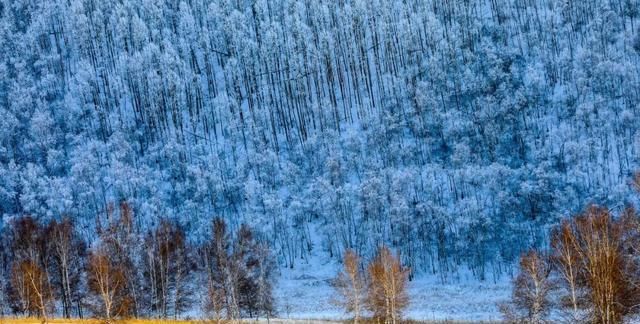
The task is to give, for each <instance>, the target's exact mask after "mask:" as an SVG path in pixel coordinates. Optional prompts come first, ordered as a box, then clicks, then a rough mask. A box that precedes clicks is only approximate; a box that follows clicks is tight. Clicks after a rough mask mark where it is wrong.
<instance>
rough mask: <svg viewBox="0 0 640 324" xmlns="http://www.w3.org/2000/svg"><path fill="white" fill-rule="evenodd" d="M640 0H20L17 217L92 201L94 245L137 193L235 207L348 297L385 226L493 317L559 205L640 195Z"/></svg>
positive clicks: (322, 285)
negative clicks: (350, 268)
mask: <svg viewBox="0 0 640 324" xmlns="http://www.w3.org/2000/svg"><path fill="white" fill-rule="evenodd" d="M639 12H640V2H639V0H612V1H601V0H580V1H566V0H530V1H521V0H408V1H395V0H345V1H342V0H341V1H336V0H304V1H303V0H255V1H253V0H252V1H249V0H184V1H174V0H157V1H156V0H128V1H100V0H49V1H31V0H0V231H1V230H2V228H3V227H6V226H5V225H6V224H8V223H9V221H10V220H11V219H15V218H16V217H19V216H23V215H31V216H32V217H34V218H35V219H37V220H38V221H40V222H42V223H43V224H44V223H45V222H48V221H50V220H52V219H61V218H62V217H63V216H68V217H70V218H72V219H73V220H75V223H76V224H77V225H78V226H79V228H80V232H81V234H82V240H84V243H86V244H87V245H88V246H90V247H91V245H92V244H94V241H95V240H94V239H95V237H96V231H97V229H98V228H97V227H98V225H97V222H96V220H97V219H104V218H108V215H110V214H109V211H110V210H112V207H113V206H118V204H120V203H121V202H127V204H128V206H130V207H131V209H132V213H133V215H134V216H133V219H132V224H131V226H132V228H131V229H130V233H133V234H132V235H134V236H136V238H137V241H142V237H143V236H144V235H145V234H146V233H148V232H150V231H153V230H154V229H156V228H157V227H158V225H159V223H160V220H161V219H170V220H173V221H175V222H177V223H178V224H179V225H181V228H184V229H185V230H186V233H187V235H186V241H187V242H188V243H189V244H194V245H202V244H204V243H206V242H209V241H210V240H211V237H212V235H211V231H212V220H213V219H214V217H221V218H223V219H224V220H226V222H227V224H228V225H229V228H230V232H232V233H235V232H236V230H237V229H238V228H240V226H241V224H248V225H249V226H251V228H253V229H255V230H256V231H257V232H259V233H258V234H257V236H258V239H259V240H260V241H261V242H265V243H266V244H268V245H269V246H270V247H271V249H272V250H273V252H274V255H275V258H276V261H277V265H278V267H279V269H280V272H281V273H282V278H281V285H280V286H279V288H278V289H279V291H280V294H282V295H292V296H301V297H300V298H294V299H291V301H290V302H291V303H292V304H293V303H296V304H297V305H299V307H297V306H296V307H295V310H293V311H292V314H293V313H296V312H297V313H298V314H300V315H301V316H302V315H304V316H306V314H311V312H317V314H319V315H318V316H321V315H322V314H330V313H332V312H333V310H332V308H331V307H330V306H329V305H326V303H325V302H324V300H326V298H328V297H327V296H328V288H327V285H326V279H327V278H328V277H329V275H330V274H331V273H333V272H335V270H336V267H335V264H337V262H339V260H340V257H341V256H342V254H343V252H344V251H345V249H347V248H352V249H354V250H355V251H357V252H358V253H359V254H360V255H362V256H363V257H364V258H365V259H367V258H370V257H371V256H372V255H373V254H374V251H375V249H376V248H377V247H378V246H380V245H383V244H384V245H387V246H389V247H391V248H392V249H393V250H394V251H396V252H397V253H399V254H400V256H401V259H402V262H403V264H404V265H406V266H408V267H410V268H411V269H412V271H413V273H412V274H413V275H415V278H416V281H414V282H412V286H411V287H412V288H411V289H412V292H414V294H416V295H418V296H422V298H419V299H422V300H424V301H421V302H420V303H423V304H415V305H414V306H412V308H411V313H412V314H415V315H416V317H417V318H432V317H436V318H439V317H447V315H445V314H448V313H447V312H449V311H451V312H453V313H455V312H459V313H462V312H466V313H468V314H472V315H469V316H475V315H476V314H477V316H478V317H482V318H491V317H492V316H494V315H492V314H494V313H495V312H494V310H495V305H494V300H495V299H498V297H500V296H505V294H506V293H505V291H506V290H508V289H506V287H505V285H507V284H506V282H508V280H507V279H504V278H508V277H509V274H510V273H512V271H513V268H514V265H515V261H516V259H517V258H518V256H519V255H520V253H521V252H522V251H523V250H525V249H527V248H530V247H542V246H545V244H546V243H547V241H548V237H547V234H548V233H549V228H550V227H552V226H553V225H554V224H556V223H557V221H558V220H559V219H561V218H563V217H566V216H568V215H571V214H573V213H575V212H577V211H579V210H581V209H582V208H583V207H584V206H585V205H587V204H589V203H591V202H597V203H599V204H603V205H606V206H609V207H611V208H614V209H620V208H621V207H623V205H624V204H626V203H630V204H633V203H635V202H636V201H637V196H636V195H635V194H634V193H632V190H631V189H630V188H629V184H628V183H629V178H630V175H631V174H632V172H634V171H635V170H637V168H638V166H639V165H638V161H639V160H638V158H639V156H640V154H639V149H640V137H639V136H638V134H639V133H638V131H639V130H640V92H639V90H638V89H640V32H639V29H638V28H639V25H640V22H639V21H638V17H639ZM134 241H135V240H134ZM0 261H2V260H0ZM9 267H10V265H9V263H8V262H4V261H3V263H2V264H0V268H4V270H5V271H7V272H8V269H9ZM291 269H293V270H291ZM459 273H464V274H465V275H464V276H462V277H461V279H460V280H459V281H458V280H456V279H455V278H456V277H457V276H458V274H459ZM496 278H498V279H496ZM495 280H497V281H498V284H497V285H493V284H489V283H492V282H494V281H495ZM440 281H446V282H447V283H446V284H440V283H438V282H440ZM308 285H312V287H313V292H314V294H315V293H317V294H318V295H317V296H319V297H317V298H316V296H315V295H312V294H306V295H305V294H304V293H305V292H304V290H305V289H306V287H308ZM314 285H317V286H314ZM423 286H424V287H433V288H430V289H423ZM470 291H471V292H470ZM440 295H446V296H451V302H449V300H450V299H448V297H447V298H445V297H442V298H440V297H438V296H440ZM456 296H460V299H462V300H464V302H463V303H462V304H455V303H456V301H457V300H459V298H458V297H456ZM467 296H487V297H486V298H482V299H483V300H484V302H486V306H485V305H484V304H474V303H469V302H467V298H472V297H467ZM473 298H475V297H473ZM321 304H322V305H321ZM454 304H455V305H454ZM456 305H457V306H456ZM456 309H459V311H457V310H456Z"/></svg>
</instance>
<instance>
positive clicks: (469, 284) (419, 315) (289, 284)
mask: <svg viewBox="0 0 640 324" xmlns="http://www.w3.org/2000/svg"><path fill="white" fill-rule="evenodd" d="M339 268H340V264H338V263H337V262H336V261H335V260H332V259H331V258H329V257H328V256H326V255H322V252H315V253H314V255H311V256H310V257H309V258H308V260H307V261H304V260H303V261H301V262H299V263H297V264H296V266H295V267H294V268H293V269H288V268H284V269H281V270H280V276H278V280H277V283H276V286H275V297H276V298H275V300H276V308H277V309H278V316H280V317H283V318H290V319H309V318H313V319H326V320H344V319H346V318H347V317H348V315H347V314H345V313H344V311H343V310H342V309H341V308H340V307H338V306H336V305H335V302H334V300H335V297H336V296H335V292H334V290H333V288H332V287H331V285H330V282H331V279H332V278H334V277H335V275H336V273H337V271H338V269H339ZM511 280H512V278H510V277H509V276H508V275H502V276H500V277H497V278H492V277H490V278H487V279H485V280H483V281H481V280H479V279H477V278H475V277H474V276H473V274H472V273H471V272H470V271H466V270H464V269H460V270H459V271H458V272H457V273H450V274H449V275H448V276H447V277H446V278H442V277H440V276H438V275H432V274H426V273H419V274H417V275H416V277H415V278H413V280H411V281H409V282H408V285H407V292H408V295H409V299H410V303H409V306H408V307H407V309H406V310H405V312H404V317H405V318H409V319H412V320H415V321H420V322H423V323H427V322H428V323H477V322H478V321H484V322H485V323H486V322H496V321H500V319H501V317H502V316H501V313H500V311H499V310H498V304H500V303H502V302H505V301H507V300H510V298H511V288H512V286H511Z"/></svg>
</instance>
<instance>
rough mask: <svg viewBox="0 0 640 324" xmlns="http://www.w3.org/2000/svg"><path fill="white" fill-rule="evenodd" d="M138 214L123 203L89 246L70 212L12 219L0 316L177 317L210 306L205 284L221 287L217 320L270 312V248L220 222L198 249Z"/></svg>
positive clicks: (171, 225) (173, 227) (169, 227)
mask: <svg viewBox="0 0 640 324" xmlns="http://www.w3.org/2000/svg"><path fill="white" fill-rule="evenodd" d="M135 218H136V216H135V215H134V213H133V211H132V210H131V208H130V206H129V205H128V204H127V203H125V202H123V203H121V204H120V206H119V207H118V208H112V209H110V211H109V213H108V214H107V217H106V218H105V219H101V218H99V219H98V220H97V222H98V225H97V227H98V228H99V230H98V236H97V237H95V238H94V239H93V240H92V241H89V242H87V241H85V240H84V239H83V238H82V235H81V233H80V232H79V229H78V228H77V227H76V225H75V223H74V222H73V220H72V219H70V218H68V217H65V218H63V219H62V220H52V221H50V222H49V223H42V222H39V221H38V220H36V219H35V218H33V217H30V216H24V217H19V218H15V219H12V220H11V221H10V222H9V223H8V225H7V227H6V228H5V229H4V230H3V232H2V244H3V245H2V249H0V255H1V256H2V263H0V268H1V269H2V272H1V273H2V274H3V276H2V277H1V278H0V286H1V287H2V289H1V290H0V292H2V294H1V296H0V300H2V301H3V303H2V304H0V307H1V308H0V311H1V312H0V316H2V315H8V314H13V315H17V316H37V317H39V318H42V319H43V321H44V322H46V321H47V319H48V318H52V317H56V316H61V317H64V318H71V317H74V318H83V317H91V316H97V317H99V318H103V319H105V321H107V322H112V321H113V320H116V319H120V318H132V317H133V318H139V317H142V318H149V317H151V318H163V319H167V318H180V317H182V316H183V314H185V312H187V311H193V310H199V309H203V310H206V311H208V310H209V309H210V304H211V302H212V301H211V300H210V297H211V296H210V294H209V291H208V290H207V288H206V287H209V288H214V289H217V292H218V293H219V295H218V296H217V297H218V298H219V300H217V301H216V302H219V303H220V304H219V305H218V306H219V308H218V310H219V313H218V315H219V316H220V318H222V319H234V320H235V319H240V318H257V317H269V316H272V315H273V314H274V313H275V303H274V300H273V296H272V286H273V283H274V261H273V260H272V256H271V251H270V250H269V249H268V247H267V246H266V245H265V244H264V243H262V242H261V240H258V238H257V237H256V234H255V233H254V232H253V230H252V229H250V228H249V227H248V226H246V225H243V226H242V227H241V228H240V230H239V231H238V232H237V233H234V234H233V235H232V234H230V233H227V232H226V229H225V228H226V224H225V222H224V221H222V220H221V219H216V220H215V221H214V222H213V224H212V230H211V236H210V242H208V243H206V244H205V245H194V244H193V243H192V242H190V241H189V240H187V238H186V235H185V231H184V229H183V228H182V227H181V226H179V225H177V224H176V223H175V222H172V221H170V220H166V219H165V220H162V221H161V222H160V223H159V224H157V226H155V227H153V228H148V229H147V230H145V231H144V232H140V231H137V230H135V229H134V227H133V226H132V224H133V223H134V220H135ZM200 256H204V258H200ZM210 256H211V257H215V258H216V261H214V262H220V263H217V264H216V265H217V266H216V267H212V263H210V262H209V261H211V260H212V259H211V258H210ZM201 260H206V261H204V262H203V261H201ZM203 287H205V288H203ZM203 314H208V312H205V313H203Z"/></svg>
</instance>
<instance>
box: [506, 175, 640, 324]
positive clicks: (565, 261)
mask: <svg viewBox="0 0 640 324" xmlns="http://www.w3.org/2000/svg"><path fill="white" fill-rule="evenodd" d="M635 184H636V186H637V187H638V189H640V174H638V175H636V177H635ZM550 237H551V241H550V246H549V248H548V249H546V250H541V251H539V250H530V251H528V252H527V253H525V254H523V255H522V256H521V258H520V272H519V273H518V275H517V276H516V278H515V280H514V286H513V300H512V301H511V302H510V303H506V304H504V305H502V306H501V309H502V311H503V313H504V314H505V319H506V320H507V321H508V322H513V323H546V322H548V321H549V320H555V321H559V320H562V321H566V322H569V323H578V322H580V323H584V322H590V323H598V324H615V323H623V321H624V319H625V317H627V316H629V315H636V316H637V314H638V313H639V311H640V310H638V302H640V290H639V288H638V287H639V286H638V283H639V282H640V272H639V270H640V268H639V264H638V244H640V241H639V240H640V215H638V213H637V212H636V211H635V210H634V209H633V208H631V207H629V208H625V209H624V210H623V211H621V212H620V213H614V212H612V211H611V210H610V209H608V208H604V207H599V206H589V207H588V208H586V210H584V211H583V212H581V213H580V214H578V215H576V216H575V217H572V218H569V219H565V220H563V221H562V222H561V223H560V224H559V225H557V226H555V227H554V228H553V229H552V231H551V234H550Z"/></svg>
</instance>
